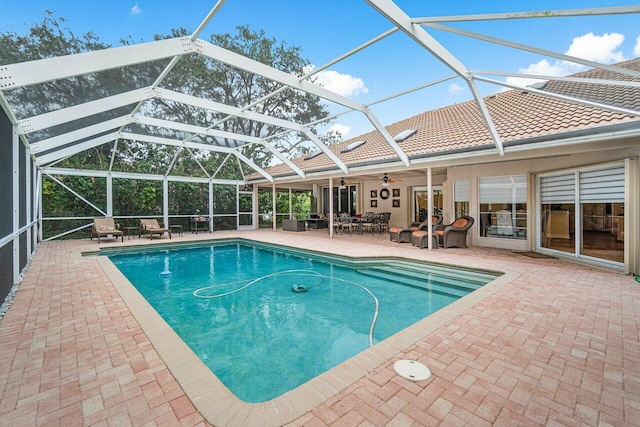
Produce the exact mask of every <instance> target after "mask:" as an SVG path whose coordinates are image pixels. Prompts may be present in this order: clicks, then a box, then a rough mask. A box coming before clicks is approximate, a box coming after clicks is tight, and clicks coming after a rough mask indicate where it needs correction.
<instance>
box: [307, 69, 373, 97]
mask: <svg viewBox="0 0 640 427" xmlns="http://www.w3.org/2000/svg"><path fill="white" fill-rule="evenodd" d="M314 78H315V81H314V83H316V84H317V85H319V86H322V87H324V88H325V89H328V90H330V91H333V92H336V93H338V94H340V95H342V96H351V95H359V94H361V93H368V92H369V89H368V88H367V86H365V84H364V81H362V79H361V78H359V77H353V76H351V75H349V74H341V73H338V72H337V71H332V70H327V71H320V72H319V73H318V74H316V75H315V76H314Z"/></svg>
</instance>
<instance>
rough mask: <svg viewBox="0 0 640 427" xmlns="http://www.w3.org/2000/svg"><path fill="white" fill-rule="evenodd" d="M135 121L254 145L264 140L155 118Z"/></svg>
mask: <svg viewBox="0 0 640 427" xmlns="http://www.w3.org/2000/svg"><path fill="white" fill-rule="evenodd" d="M133 120H134V121H135V122H137V123H141V124H145V125H149V126H156V127H163V128H167V129H174V130H178V131H182V132H189V133H194V134H198V135H207V136H211V137H216V138H225V139H233V140H237V141H243V142H249V143H252V144H260V143H262V139H260V138H256V137H255V136H248V135H242V134H239V133H232V132H226V131H222V130H217V129H209V128H205V127H201V126H195V125H189V124H186V123H180V122H174V121H170V120H163V119H156V118H153V117H147V116H134V117H133Z"/></svg>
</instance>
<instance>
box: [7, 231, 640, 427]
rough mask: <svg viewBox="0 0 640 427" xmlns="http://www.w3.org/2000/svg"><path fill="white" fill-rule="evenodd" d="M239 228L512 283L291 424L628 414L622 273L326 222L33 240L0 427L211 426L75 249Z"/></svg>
mask: <svg viewBox="0 0 640 427" xmlns="http://www.w3.org/2000/svg"><path fill="white" fill-rule="evenodd" d="M236 236H238V237H243V238H247V239H254V240H259V241H264V242H271V243H278V244H284V245H289V246H296V247H304V248H307V249H314V250H319V251H325V252H331V253H336V254H343V255H349V256H354V255H355V256H365V257H366V256H381V255H394V256H401V257H405V258H413V259H420V260H428V261H433V262H441V263H448V264H458V265H464V266H467V267H477V268H484V269H491V270H500V271H507V272H510V274H511V277H512V278H514V279H513V280H511V281H510V282H509V283H506V284H504V285H502V286H499V287H495V288H494V289H493V290H492V291H491V293H489V294H487V295H484V296H483V297H482V299H478V298H476V300H474V299H473V294H472V295H471V296H470V297H472V298H471V299H469V300H467V301H468V302H467V306H461V307H463V309H461V311H460V313H459V314H457V315H455V316H453V317H452V318H451V319H448V320H442V319H440V320H438V322H441V323H437V322H436V319H438V317H437V316H434V317H433V319H434V320H433V323H434V326H433V328H432V329H433V330H431V329H430V328H428V327H426V328H425V327H424V326H423V325H429V322H431V319H432V316H430V317H429V318H427V319H426V320H425V321H423V322H422V323H420V326H419V327H420V328H422V329H423V331H424V336H423V337H422V338H420V339H418V340H415V341H412V342H407V345H406V346H404V348H401V349H399V350H398V351H397V352H395V353H394V354H393V355H392V356H391V357H388V358H386V359H385V360H382V361H381V363H380V364H378V365H376V366H375V367H373V368H372V369H371V370H370V371H369V372H368V373H366V374H364V375H359V374H354V376H353V378H352V379H346V380H345V382H346V383H348V384H347V385H346V386H345V387H343V389H342V390H340V391H337V392H336V393H334V394H333V395H331V396H328V397H322V399H320V403H319V404H318V405H315V406H314V407H313V408H312V409H311V410H310V411H308V412H306V413H304V414H302V415H301V416H299V417H298V418H297V419H295V420H293V421H291V423H290V424H291V425H305V426H326V425H336V426H340V425H344V426H353V425H373V426H381V425H392V426H414V425H415V426H420V425H425V426H435V425H445V426H450V425H465V426H469V425H470V426H485V425H487V426H488V425H498V426H499V425H504V426H514V425H526V426H529V425H552V426H553V425H568V426H572V425H576V426H578V425H593V426H607V425H611V426H625V425H628V426H631V425H640V283H637V282H636V281H634V279H633V277H631V276H626V275H623V274H619V273H616V272H611V271H607V270H604V269H599V268H595V267H589V266H585V265H581V264H577V263H573V262H568V261H563V260H559V259H553V258H549V259H536V258H529V257H525V256H523V255H520V254H515V253H513V252H511V251H506V250H493V249H486V248H469V249H438V250H434V251H428V250H426V249H423V250H420V249H418V248H415V247H412V246H411V245H410V244H398V243H395V242H389V241H388V236H368V235H365V236H338V237H337V238H336V239H333V240H329V239H328V238H327V233H326V230H325V231H322V230H320V231H307V232H304V233H291V232H282V231H277V232H273V231H270V230H269V231H251V232H215V233H213V234H206V233H204V234H203V233H200V234H198V235H191V234H187V233H185V235H184V237H174V239H172V240H171V241H169V240H168V239H154V240H153V242H150V241H149V240H148V239H147V238H142V239H133V240H129V241H128V240H126V239H125V241H124V243H120V242H115V241H105V242H103V243H102V244H101V245H98V243H97V242H96V241H95V240H94V241H89V240H86V241H55V242H47V243H44V244H42V245H41V247H40V248H39V250H38V252H37V254H36V256H35V257H34V259H33V261H32V263H31V266H30V268H29V270H28V272H27V274H26V277H25V278H24V280H23V282H22V284H21V285H20V288H19V290H18V292H17V294H16V296H15V299H14V302H13V305H12V306H11V308H10V309H9V310H8V312H7V313H6V315H5V316H4V318H3V320H2V323H1V324H0V425H2V426H5V425H6V426H22V425H25V426H32V425H46V426H64V427H67V426H81V425H82V426H94V425H95V426H127V425H133V426H140V425H148V426H152V425H158V426H170V425H182V426H199V425H209V422H207V421H206V420H205V418H204V415H206V414H204V413H203V411H199V410H198V409H196V408H197V407H198V403H197V402H195V404H194V402H192V401H191V400H190V398H189V397H188V396H187V393H185V391H184V388H185V387H183V386H181V383H180V382H179V381H178V380H177V379H176V378H179V376H178V377H176V376H175V375H174V373H173V372H172V371H171V370H170V369H169V368H168V364H167V363H165V360H163V358H162V357H161V356H160V353H159V351H158V350H157V348H156V346H154V344H152V341H151V340H150V339H149V334H147V333H145V331H144V330H143V328H142V327H141V325H140V323H139V322H138V320H137V319H136V317H134V315H133V314H132V311H131V310H130V307H129V306H128V305H127V302H126V300H125V299H124V298H123V296H122V295H121V293H120V292H119V291H118V288H117V287H116V286H114V284H113V283H112V281H111V279H110V277H109V275H108V274H107V272H105V269H104V268H103V266H102V264H101V263H100V262H99V260H98V258H97V257H82V256H81V255H80V254H81V252H83V251H95V250H97V249H98V248H99V247H120V246H131V245H140V244H166V243H169V242H172V243H177V242H185V241H187V240H202V239H211V238H221V237H236ZM387 350H388V349H387ZM404 358H407V359H413V360H418V361H420V362H422V363H424V364H425V365H427V366H428V367H429V368H430V369H431V371H432V372H433V376H432V377H431V378H430V379H428V380H426V381H422V382H410V381H407V380H404V379H402V378H401V377H399V376H398V375H397V374H396V373H395V372H394V370H393V366H392V365H393V363H394V362H395V361H396V360H398V359H404ZM347 366H348V365H347ZM345 375H346V374H345ZM183 385H184V384H183ZM316 397H318V396H316ZM318 398H319V397H318ZM265 405H266V404H265ZM227 417H228V418H226V419H228V420H229V421H228V423H225V424H233V425H259V424H266V425H270V424H273V423H274V422H273V420H272V419H269V420H267V419H260V418H259V417H256V416H255V414H253V415H246V416H245V415H243V414H242V413H240V412H238V413H235V414H228V415H227ZM217 419H218V420H219V419H220V418H217ZM223 419H225V418H223Z"/></svg>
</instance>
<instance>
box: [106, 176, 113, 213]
mask: <svg viewBox="0 0 640 427" xmlns="http://www.w3.org/2000/svg"><path fill="white" fill-rule="evenodd" d="M107 216H113V176H112V175H111V172H107Z"/></svg>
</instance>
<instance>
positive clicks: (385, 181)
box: [382, 173, 389, 187]
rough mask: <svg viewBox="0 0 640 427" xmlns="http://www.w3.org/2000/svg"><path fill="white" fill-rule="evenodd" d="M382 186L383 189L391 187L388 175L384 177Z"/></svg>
mask: <svg viewBox="0 0 640 427" xmlns="http://www.w3.org/2000/svg"><path fill="white" fill-rule="evenodd" d="M382 186H383V187H388V186H389V177H388V176H387V174H386V173H385V174H384V176H383V177H382Z"/></svg>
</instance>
